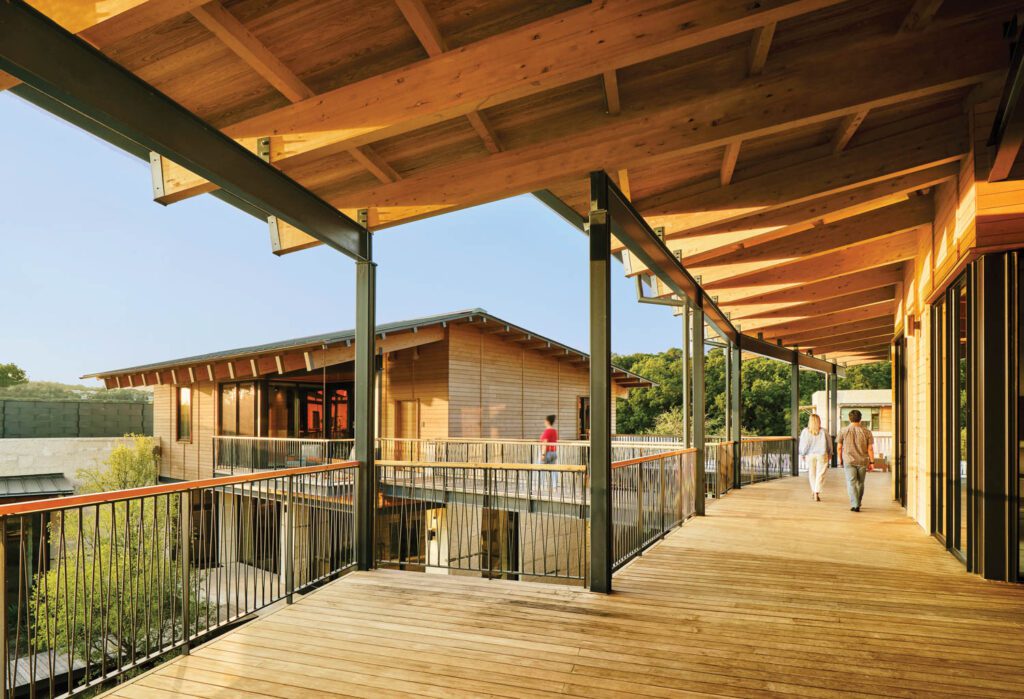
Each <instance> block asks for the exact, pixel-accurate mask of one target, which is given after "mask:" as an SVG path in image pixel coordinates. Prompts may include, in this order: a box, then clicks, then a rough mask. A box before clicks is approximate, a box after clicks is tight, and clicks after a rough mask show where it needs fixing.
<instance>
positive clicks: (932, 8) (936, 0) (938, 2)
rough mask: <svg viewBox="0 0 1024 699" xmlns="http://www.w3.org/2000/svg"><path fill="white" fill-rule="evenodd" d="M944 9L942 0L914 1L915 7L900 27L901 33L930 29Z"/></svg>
mask: <svg viewBox="0 0 1024 699" xmlns="http://www.w3.org/2000/svg"><path fill="white" fill-rule="evenodd" d="M940 7H942V0H914V5H913V7H911V8H910V12H908V13H907V16H906V17H905V18H904V19H903V23H902V24H901V25H900V31H901V32H919V31H922V30H924V29H926V28H927V27H928V25H929V24H931V23H932V20H933V19H934V18H935V14H936V13H937V12H938V11H939V8H940Z"/></svg>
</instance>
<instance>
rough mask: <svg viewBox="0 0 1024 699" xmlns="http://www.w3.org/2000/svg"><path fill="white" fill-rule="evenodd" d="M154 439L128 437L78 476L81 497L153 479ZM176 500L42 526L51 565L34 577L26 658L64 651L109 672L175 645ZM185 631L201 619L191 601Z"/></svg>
mask: <svg viewBox="0 0 1024 699" xmlns="http://www.w3.org/2000/svg"><path fill="white" fill-rule="evenodd" d="M154 446H155V440H153V439H152V438H151V437H143V436H139V435H128V437H127V439H126V441H125V443H123V444H121V445H119V446H118V447H117V448H115V449H114V451H113V452H112V453H111V455H110V458H109V459H108V460H107V461H106V463H105V464H104V466H105V467H97V468H93V469H83V470H81V471H79V472H78V474H77V476H78V478H80V479H81V480H82V482H83V486H82V491H83V492H109V491H113V490H120V489H124V488H136V487H141V486H145V485H152V484H153V483H154V482H155V481H156V475H157V463H156V458H155V455H154ZM178 502H179V500H178V497H177V494H171V495H167V496H156V497H153V498H148V499H146V500H145V501H143V500H131V501H127V500H126V501H117V502H112V503H103V504H101V505H98V506H87V507H84V508H81V509H77V510H76V509H71V510H68V511H65V512H64V513H63V514H62V515H61V516H54V517H53V518H52V521H51V523H50V525H49V532H50V541H51V546H52V547H53V548H54V551H55V562H54V564H53V565H52V566H51V568H50V570H48V571H46V572H44V573H41V574H39V575H36V577H35V581H34V585H33V589H32V593H31V601H30V603H29V608H30V609H31V610H32V612H31V624H32V627H33V634H32V638H33V640H34V643H33V648H32V650H33V651H34V652H40V651H44V650H48V649H51V648H52V649H56V650H57V651H58V652H59V653H61V654H63V653H67V652H69V651H71V652H72V653H73V654H74V657H75V658H77V659H78V660H85V659H86V658H89V659H90V660H91V661H92V662H93V663H100V662H102V661H105V662H106V664H107V666H108V667H116V666H118V665H120V664H123V663H126V662H129V661H130V660H131V659H132V658H134V657H141V656H143V655H145V654H147V653H148V652H151V651H152V650H155V649H157V648H160V647H161V646H166V644H168V643H170V642H171V640H172V639H174V638H181V636H182V632H183V630H184V621H183V618H182V613H181V606H182V597H183V591H182V582H181V569H180V566H179V565H176V564H175V559H176V555H175V551H176V548H177V547H176V542H177V539H178V537H179V535H178V531H179V511H178V510H179V508H178ZM190 604H191V609H192V610H193V614H194V616H191V617H190V618H191V620H192V623H193V624H195V623H196V621H197V620H198V619H199V618H200V616H202V615H203V614H205V612H204V611H202V609H201V607H202V605H200V603H199V601H198V599H197V598H195V595H190Z"/></svg>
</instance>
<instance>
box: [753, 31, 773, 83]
mask: <svg viewBox="0 0 1024 699" xmlns="http://www.w3.org/2000/svg"><path fill="white" fill-rule="evenodd" d="M775 27H776V23H775V22H770V23H768V24H766V25H765V26H763V27H758V28H757V29H755V30H754V36H753V38H752V39H751V40H750V65H749V67H748V69H747V73H748V74H750V75H760V74H761V72H762V71H764V65H765V63H766V62H767V61H768V51H769V49H771V46H772V38H773V37H774V36H775Z"/></svg>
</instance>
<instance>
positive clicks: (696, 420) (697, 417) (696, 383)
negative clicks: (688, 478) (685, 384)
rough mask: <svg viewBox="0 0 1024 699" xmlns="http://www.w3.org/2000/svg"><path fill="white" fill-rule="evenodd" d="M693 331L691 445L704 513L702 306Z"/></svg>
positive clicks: (697, 495)
mask: <svg viewBox="0 0 1024 699" xmlns="http://www.w3.org/2000/svg"><path fill="white" fill-rule="evenodd" d="M691 315H692V317H693V325H692V328H693V331H692V332H691V333H690V342H691V348H692V351H691V355H692V356H693V396H692V401H693V404H692V409H693V446H694V447H696V449H697V459H696V486H695V488H696V491H697V492H696V493H694V499H695V501H696V507H695V509H696V512H697V514H698V515H702V514H704V496H705V491H706V490H707V485H706V483H705V481H706V478H707V474H706V472H705V468H706V466H705V456H704V454H705V448H704V311H703V307H702V306H699V305H697V306H694V307H693V309H692V311H691Z"/></svg>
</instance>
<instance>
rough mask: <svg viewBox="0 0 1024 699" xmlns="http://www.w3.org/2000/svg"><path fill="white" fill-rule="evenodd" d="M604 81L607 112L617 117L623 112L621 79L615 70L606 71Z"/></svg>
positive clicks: (603, 75)
mask: <svg viewBox="0 0 1024 699" xmlns="http://www.w3.org/2000/svg"><path fill="white" fill-rule="evenodd" d="M602 78H603V80H604V100H605V105H606V108H607V111H608V113H609V114H610V115H612V116H615V115H617V114H618V113H619V112H621V111H622V104H621V102H620V101H619V78H618V75H616V73H615V71H614V70H606V71H605V72H604V73H602Z"/></svg>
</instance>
